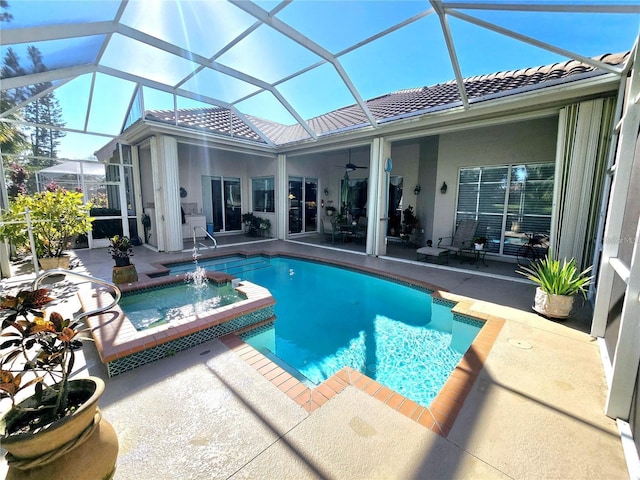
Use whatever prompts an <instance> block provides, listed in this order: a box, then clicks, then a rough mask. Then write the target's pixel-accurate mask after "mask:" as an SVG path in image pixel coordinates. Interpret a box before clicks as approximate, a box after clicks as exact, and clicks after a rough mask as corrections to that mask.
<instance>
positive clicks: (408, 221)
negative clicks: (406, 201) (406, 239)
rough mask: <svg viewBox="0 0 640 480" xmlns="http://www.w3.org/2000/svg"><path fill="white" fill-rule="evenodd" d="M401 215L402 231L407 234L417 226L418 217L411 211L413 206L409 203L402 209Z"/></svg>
mask: <svg viewBox="0 0 640 480" xmlns="http://www.w3.org/2000/svg"><path fill="white" fill-rule="evenodd" d="M402 215H403V217H402V226H403V233H405V234H407V235H409V234H411V232H413V229H414V228H417V226H418V219H417V218H416V216H415V214H414V213H413V207H412V206H411V205H409V206H408V207H407V208H405V209H404V210H403V211H402Z"/></svg>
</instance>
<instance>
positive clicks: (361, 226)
mask: <svg viewBox="0 0 640 480" xmlns="http://www.w3.org/2000/svg"><path fill="white" fill-rule="evenodd" d="M354 235H355V237H356V239H357V240H363V241H364V240H365V239H366V238H367V217H364V216H361V217H358V223H357V224H356V230H355V232H354Z"/></svg>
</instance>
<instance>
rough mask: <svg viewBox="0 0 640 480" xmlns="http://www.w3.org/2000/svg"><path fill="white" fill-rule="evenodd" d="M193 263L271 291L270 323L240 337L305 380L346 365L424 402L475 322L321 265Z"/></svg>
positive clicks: (412, 292)
mask: <svg viewBox="0 0 640 480" xmlns="http://www.w3.org/2000/svg"><path fill="white" fill-rule="evenodd" d="M199 264H200V266H202V267H204V268H206V269H212V270H221V271H226V272H229V269H231V270H233V272H234V274H235V275H237V276H239V277H240V278H241V279H243V280H249V281H250V282H253V283H255V284H258V285H261V286H263V287H265V288H267V289H268V290H269V291H270V292H271V294H272V295H273V297H274V298H275V299H276V305H275V314H276V318H277V320H276V321H275V324H274V327H273V328H269V329H266V330H265V329H263V330H264V331H261V332H258V333H255V332H254V333H251V332H249V333H246V334H244V335H243V338H244V339H245V341H246V342H247V343H249V344H250V345H252V346H254V348H256V349H258V350H259V351H260V352H262V353H264V354H265V355H267V356H270V357H272V358H274V356H275V357H277V358H274V361H276V362H277V363H279V364H280V365H282V366H283V368H286V369H287V370H288V371H289V372H291V373H294V372H298V373H296V375H295V376H296V377H297V378H299V379H300V380H303V381H305V383H307V385H317V384H319V383H321V382H323V381H324V380H326V379H327V378H329V377H331V376H332V375H333V374H334V373H336V372H337V371H338V370H340V369H342V368H343V367H345V366H349V367H351V368H353V369H355V370H358V371H360V372H362V373H364V374H366V375H367V376H369V377H371V378H373V379H376V380H377V381H379V382H380V383H382V384H384V385H386V386H388V387H389V388H391V389H392V390H394V391H397V392H399V393H401V394H402V395H404V396H406V397H407V398H410V399H412V400H414V401H415V402H417V403H419V404H420V405H424V406H428V405H429V404H430V403H431V401H432V400H433V398H435V396H436V395H437V393H438V391H439V390H440V389H441V387H442V385H443V384H444V382H445V381H446V380H447V378H448V376H449V374H450V373H451V371H452V370H453V369H454V368H455V366H456V365H457V364H458V362H459V361H460V359H461V358H462V355H463V354H464V352H465V351H466V350H467V349H468V347H469V345H471V343H472V342H473V339H474V338H475V336H476V334H477V333H478V331H479V330H480V327H481V326H482V322H480V321H474V320H471V319H469V321H457V320H454V317H453V314H452V313H451V304H441V303H437V302H434V301H433V299H432V297H431V295H430V294H429V293H430V292H428V291H425V290H421V289H418V288H413V287H410V286H407V285H404V284H400V283H397V282H392V281H389V280H385V279H382V278H379V277H375V276H371V275H366V274H362V273H358V272H355V271H351V270H346V269H342V268H337V267H333V266H329V265H326V264H320V263H315V262H309V261H304V260H298V259H292V258H287V257H276V258H271V259H269V258H267V257H261V256H259V257H248V258H244V257H233V258H224V259H215V260H211V261H207V260H201V261H200V262H199ZM189 268H193V266H192V265H191V266H190V265H188V264H184V265H179V266H174V267H172V268H170V270H171V272H172V273H175V272H184V271H185V269H189Z"/></svg>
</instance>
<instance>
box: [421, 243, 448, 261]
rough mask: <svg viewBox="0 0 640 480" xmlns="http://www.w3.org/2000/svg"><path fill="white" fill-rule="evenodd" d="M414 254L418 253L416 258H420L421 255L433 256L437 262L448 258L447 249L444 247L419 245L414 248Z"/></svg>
mask: <svg viewBox="0 0 640 480" xmlns="http://www.w3.org/2000/svg"><path fill="white" fill-rule="evenodd" d="M416 254H417V255H418V260H420V256H421V255H424V256H425V257H435V258H436V260H437V261H438V262H440V261H442V260H445V261H446V260H448V258H449V250H447V249H446V248H436V247H420V248H419V249H417V250H416Z"/></svg>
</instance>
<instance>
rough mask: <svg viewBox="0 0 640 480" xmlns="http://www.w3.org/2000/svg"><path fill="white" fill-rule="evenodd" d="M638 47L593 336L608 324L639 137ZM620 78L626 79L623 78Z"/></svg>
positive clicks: (611, 197)
mask: <svg viewBox="0 0 640 480" xmlns="http://www.w3.org/2000/svg"><path fill="white" fill-rule="evenodd" d="M639 60H640V56H639V55H638V49H636V55H635V58H634V59H633V61H634V64H633V69H632V70H631V76H630V79H629V80H628V81H629V82H630V85H629V90H628V93H627V99H628V103H627V107H626V109H625V112H624V115H623V117H622V120H621V127H620V137H619V139H618V149H617V152H616V162H615V165H614V166H615V171H614V177H613V182H612V184H611V194H610V195H609V207H608V211H607V218H606V221H605V230H604V242H603V244H602V256H601V260H600V272H599V275H598V285H597V288H598V289H597V292H596V302H595V306H594V309H593V323H592V324H591V335H593V336H594V337H604V334H605V330H606V328H607V319H608V312H609V303H610V300H611V296H612V292H613V281H614V276H615V275H616V273H615V271H614V269H613V267H612V266H611V260H612V259H615V258H616V257H617V256H618V246H619V245H618V243H617V242H616V241H615V239H619V238H620V236H621V233H622V222H623V219H624V211H623V209H622V208H620V206H621V205H625V204H626V202H627V195H628V193H629V181H630V178H631V167H632V165H633V158H634V152H635V145H636V139H637V137H638V127H639V126H640V105H638V103H637V102H638V96H639V95H640V71H639V70H638V68H639V67H640V65H638V61H639ZM621 81H623V82H624V81H625V79H624V78H623V79H622V80H621Z"/></svg>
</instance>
